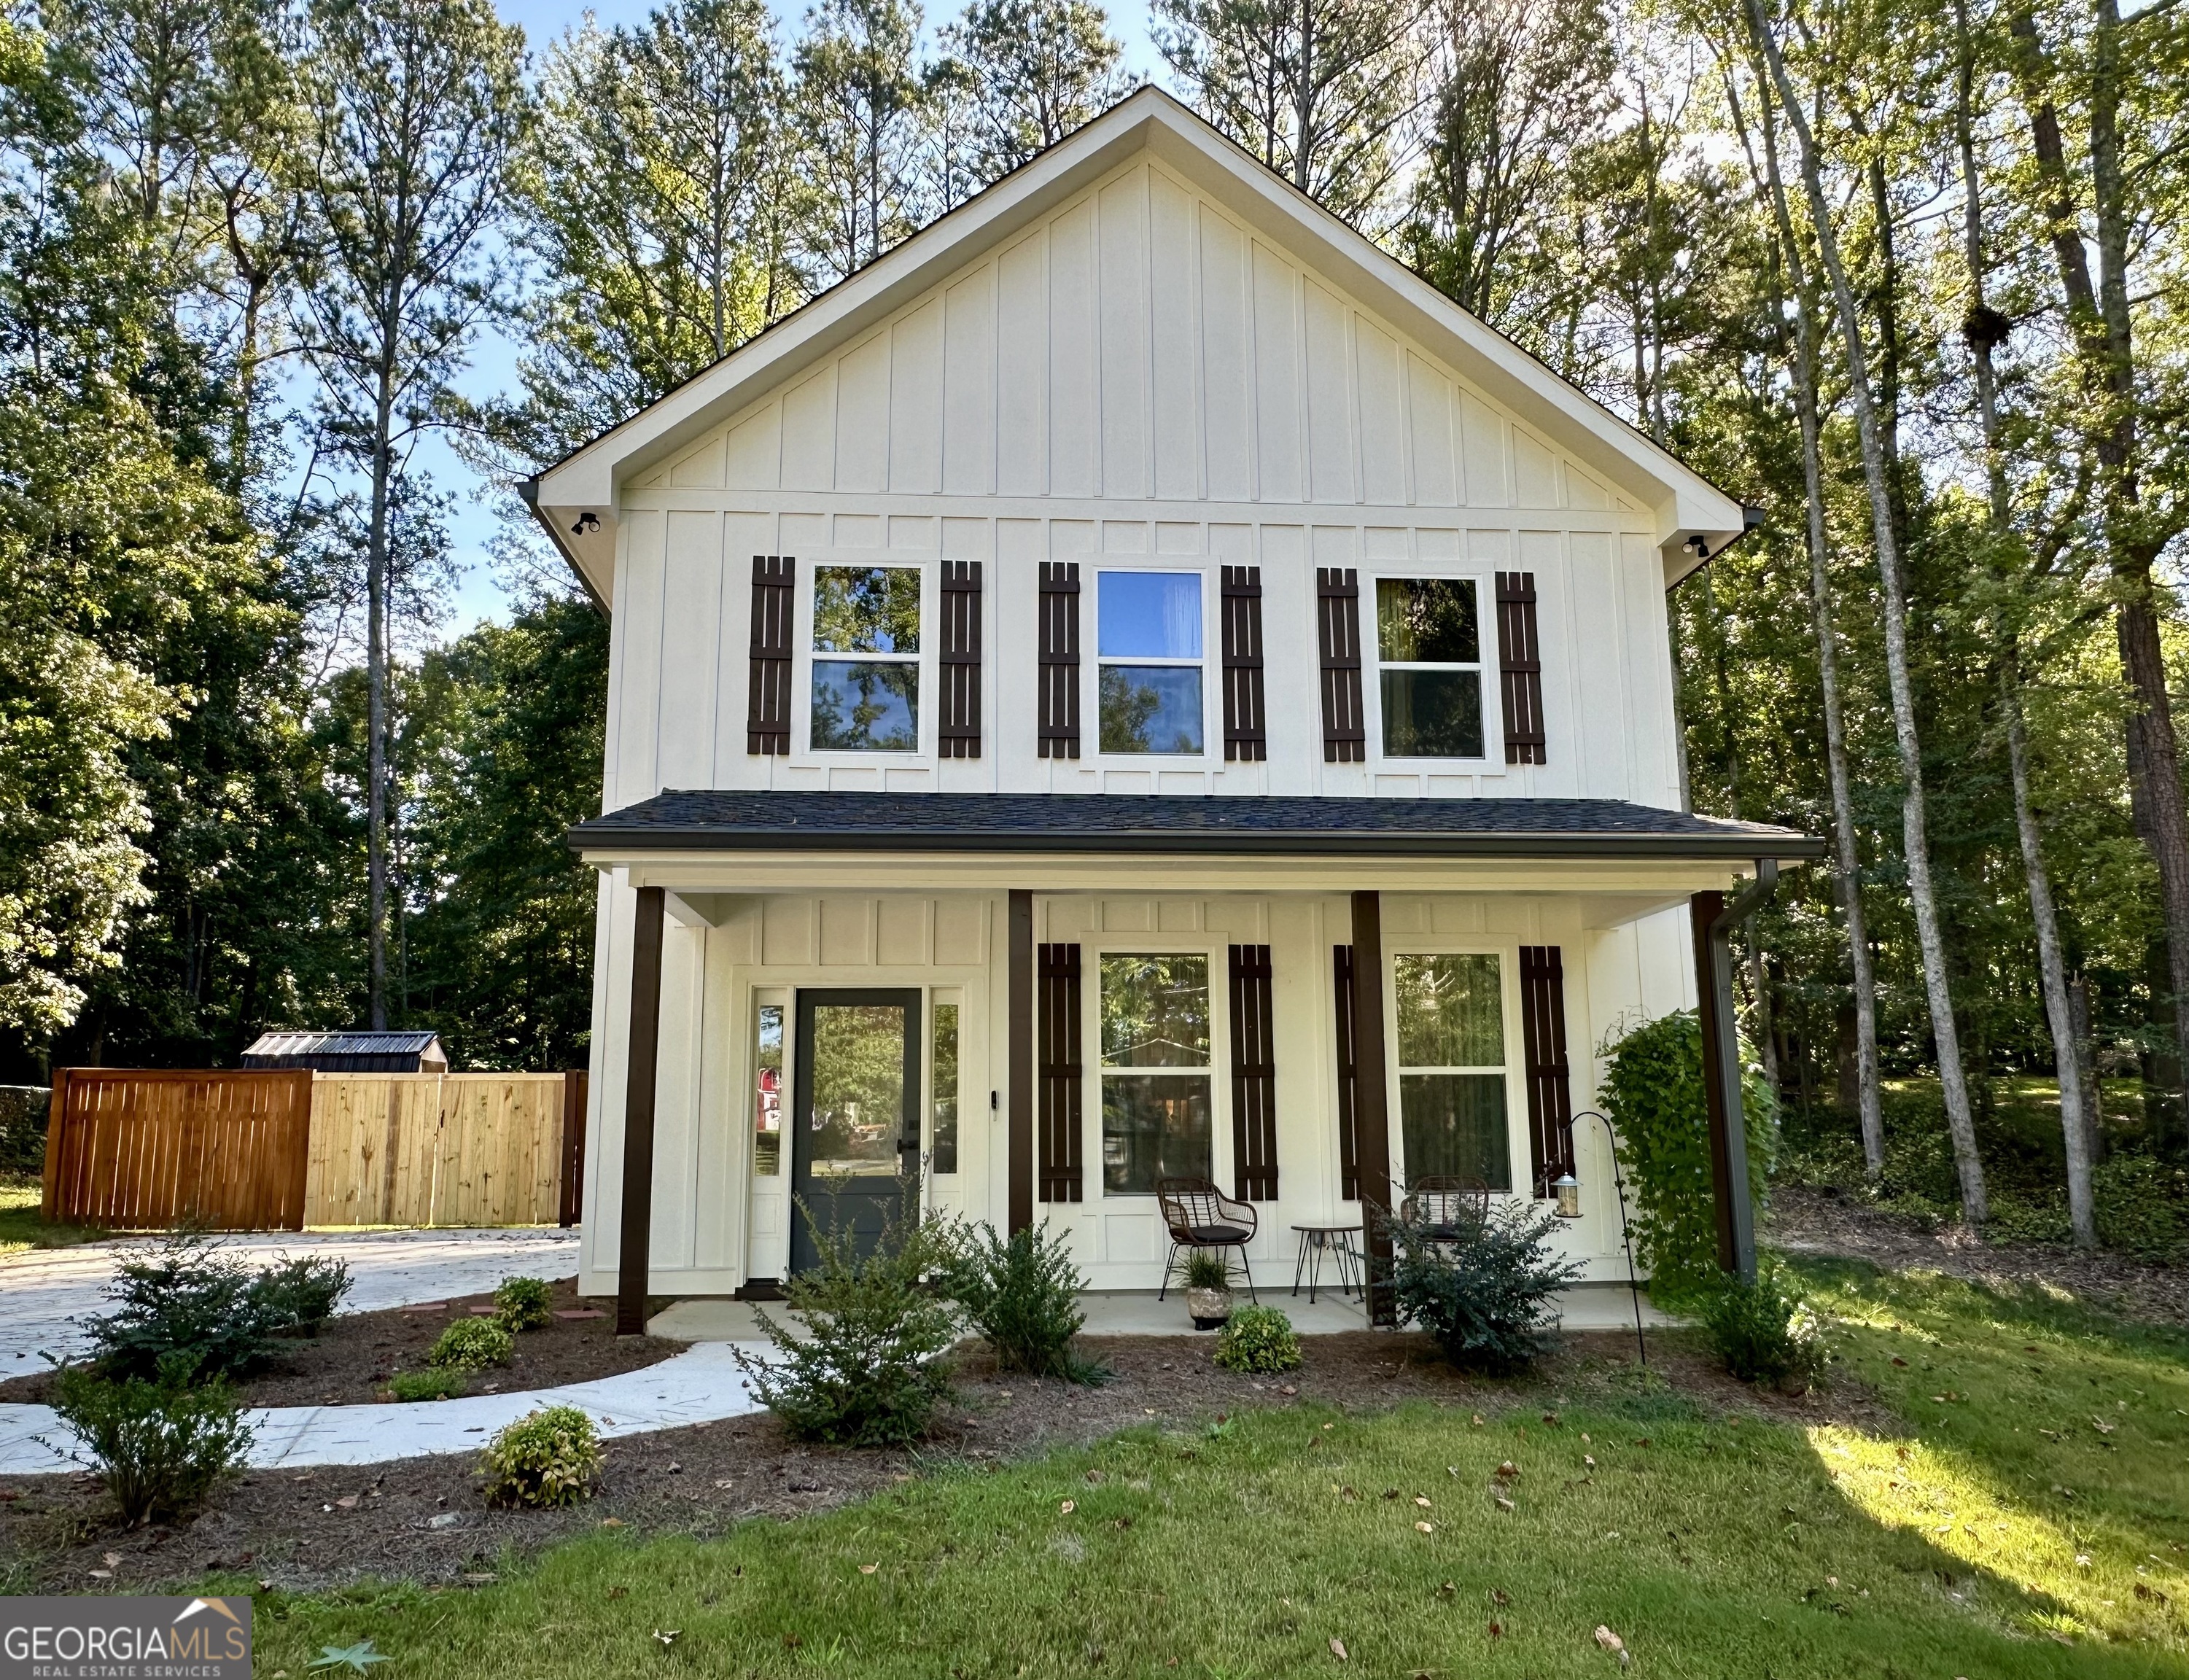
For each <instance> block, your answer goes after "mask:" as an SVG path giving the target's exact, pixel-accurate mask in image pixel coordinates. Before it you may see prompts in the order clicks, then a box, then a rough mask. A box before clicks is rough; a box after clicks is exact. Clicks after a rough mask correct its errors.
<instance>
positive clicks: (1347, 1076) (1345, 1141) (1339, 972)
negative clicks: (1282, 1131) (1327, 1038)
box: [1330, 945, 1360, 1202]
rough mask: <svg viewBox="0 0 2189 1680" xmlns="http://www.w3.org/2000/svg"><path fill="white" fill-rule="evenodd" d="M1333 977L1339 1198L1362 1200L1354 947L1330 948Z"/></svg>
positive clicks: (1354, 1200) (1350, 1200)
mask: <svg viewBox="0 0 2189 1680" xmlns="http://www.w3.org/2000/svg"><path fill="white" fill-rule="evenodd" d="M1330 977H1331V980H1332V986H1333V995H1334V997H1335V998H1336V1001H1337V1013H1338V1199H1339V1200H1340V1201H1342V1202H1358V1201H1359V1200H1360V1132H1359V1130H1358V1129H1357V1128H1356V1126H1355V1117H1354V1114H1355V1111H1354V1103H1353V1083H1354V1078H1355V1068H1356V1066H1358V1058H1357V1057H1356V1056H1355V1054H1354V1049H1353V947H1351V946H1350V945H1333V946H1332V947H1330Z"/></svg>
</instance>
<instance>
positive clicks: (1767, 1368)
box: [1700, 1257, 1825, 1386]
mask: <svg viewBox="0 0 2189 1680" xmlns="http://www.w3.org/2000/svg"><path fill="white" fill-rule="evenodd" d="M1700 1315H1701V1318H1702V1323H1703V1328H1704V1330H1705V1332H1708V1334H1709V1336H1710V1341H1711V1348H1712V1349H1714V1350H1715V1351H1716V1353H1717V1356H1718V1358H1719V1359H1721V1360H1723V1361H1724V1362H1725V1368H1726V1369H1727V1370H1728V1371H1729V1372H1732V1373H1733V1374H1734V1376H1735V1377H1739V1379H1740V1380H1741V1381H1742V1382H1744V1383H1782V1384H1792V1383H1799V1384H1801V1385H1803V1386H1806V1385H1807V1383H1809V1382H1810V1381H1811V1380H1813V1378H1814V1377H1817V1376H1818V1375H1819V1373H1820V1372H1822V1371H1823V1370H1824V1358H1825V1354H1824V1328H1823V1326H1822V1325H1821V1324H1820V1323H1819V1321H1818V1319H1817V1315H1816V1313H1815V1311H1814V1310H1813V1309H1812V1308H1811V1307H1810V1305H1809V1304H1808V1302H1807V1300H1806V1299H1805V1298H1803V1296H1802V1289H1801V1285H1800V1283H1799V1281H1797V1280H1796V1278H1795V1277H1794V1276H1792V1275H1791V1274H1790V1273H1789V1272H1788V1271H1787V1270H1785V1267H1783V1266H1781V1265H1780V1264H1778V1263H1777V1262H1776V1261H1775V1260H1773V1259H1770V1258H1769V1257H1766V1258H1765V1259H1764V1260H1763V1262H1762V1264H1760V1265H1758V1267H1757V1268H1756V1281H1754V1282H1753V1283H1751V1282H1750V1281H1747V1280H1746V1279H1745V1278H1739V1277H1722V1278H1721V1281H1719V1282H1718V1284H1717V1287H1715V1288H1713V1289H1711V1291H1709V1292H1708V1293H1706V1294H1705V1295H1704V1296H1703V1297H1702V1299H1701V1302H1700Z"/></svg>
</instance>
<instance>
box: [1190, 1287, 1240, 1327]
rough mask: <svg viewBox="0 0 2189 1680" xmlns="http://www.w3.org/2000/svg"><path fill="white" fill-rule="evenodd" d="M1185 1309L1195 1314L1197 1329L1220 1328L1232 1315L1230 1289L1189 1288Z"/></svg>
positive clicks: (1194, 1324) (1194, 1325)
mask: <svg viewBox="0 0 2189 1680" xmlns="http://www.w3.org/2000/svg"><path fill="white" fill-rule="evenodd" d="M1185 1309H1186V1311H1188V1312H1190V1313H1191V1314H1192V1315H1193V1327H1194V1328H1195V1329H1196V1330H1219V1329H1221V1328H1222V1327H1223V1326H1224V1325H1225V1322H1226V1321H1229V1320H1230V1316H1231V1292H1230V1290H1229V1289H1189V1290H1187V1291H1186V1292H1185Z"/></svg>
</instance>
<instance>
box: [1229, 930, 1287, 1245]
mask: <svg viewBox="0 0 2189 1680" xmlns="http://www.w3.org/2000/svg"><path fill="white" fill-rule="evenodd" d="M1270 1011H1271V999H1270V947H1268V946H1266V945H1234V946H1233V947H1231V1169H1232V1178H1233V1180H1234V1194H1236V1196H1238V1197H1239V1199H1240V1200H1241V1201H1242V1202H1275V1201H1276V1199H1277V1050H1276V1031H1275V1029H1274V1027H1273V1026H1272V1024H1271V1021H1270Z"/></svg>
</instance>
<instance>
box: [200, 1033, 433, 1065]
mask: <svg viewBox="0 0 2189 1680" xmlns="http://www.w3.org/2000/svg"><path fill="white" fill-rule="evenodd" d="M243 1065H244V1066H246V1067H312V1068H317V1069H318V1070H319V1071H320V1072H323V1073H446V1072H448V1071H449V1053H448V1052H447V1051H446V1050H444V1049H442V1048H441V1039H440V1035H439V1034H438V1033H434V1032H265V1033H261V1034H260V1035H259V1038H258V1042H257V1043H256V1044H253V1045H252V1047H251V1048H250V1049H247V1050H246V1051H245V1052H244V1053H243Z"/></svg>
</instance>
